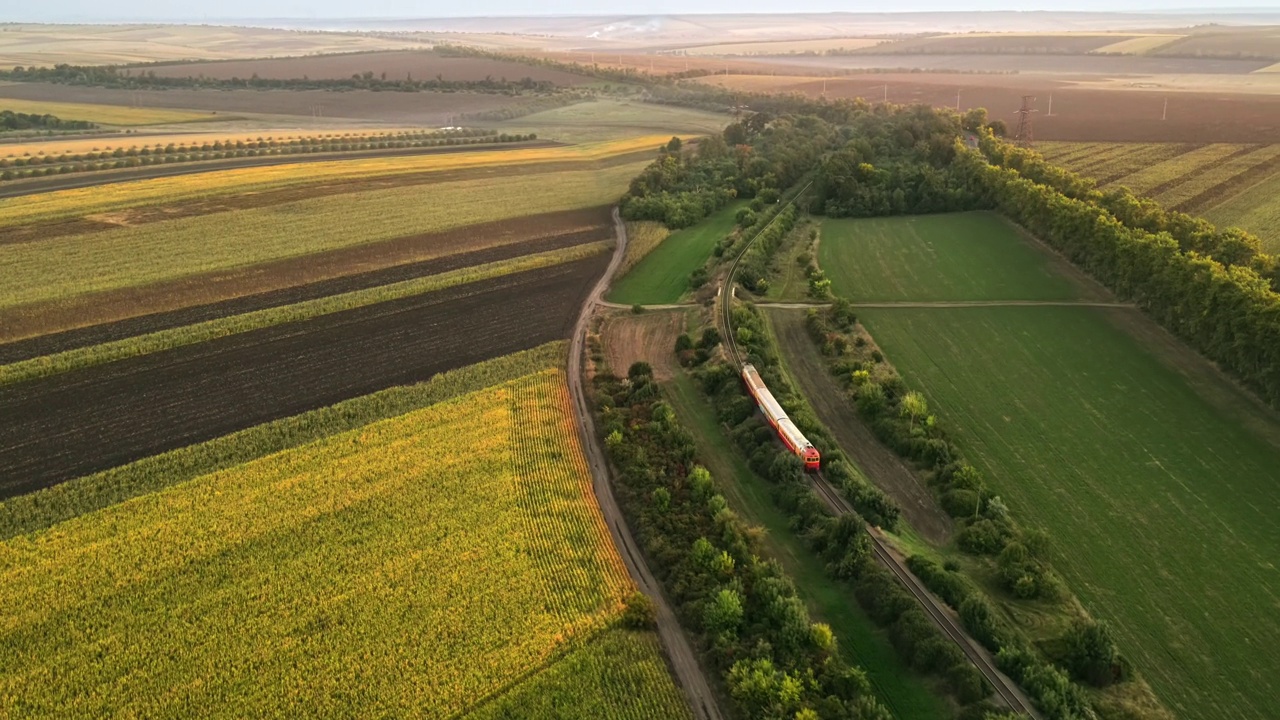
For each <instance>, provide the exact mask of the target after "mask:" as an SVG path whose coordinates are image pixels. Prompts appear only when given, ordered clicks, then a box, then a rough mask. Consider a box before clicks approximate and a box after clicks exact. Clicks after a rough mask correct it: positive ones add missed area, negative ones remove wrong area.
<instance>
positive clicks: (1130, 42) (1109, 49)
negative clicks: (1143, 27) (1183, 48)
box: [1093, 35, 1186, 55]
mask: <svg viewBox="0 0 1280 720" xmlns="http://www.w3.org/2000/svg"><path fill="white" fill-rule="evenodd" d="M1183 37H1186V36H1185V35H1139V36H1137V37H1131V38H1128V39H1125V40H1120V41H1119V42H1113V43H1111V44H1110V45H1103V46H1102V47H1100V48H1098V49H1097V50H1094V51H1093V54H1095V55H1101V54H1115V55H1143V54H1145V53H1148V52H1150V51H1152V50H1155V49H1156V48H1158V47H1162V46H1164V45H1168V44H1169V43H1171V42H1173V41H1174V40H1178V39H1180V38H1183Z"/></svg>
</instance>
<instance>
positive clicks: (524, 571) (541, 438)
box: [0, 371, 630, 717]
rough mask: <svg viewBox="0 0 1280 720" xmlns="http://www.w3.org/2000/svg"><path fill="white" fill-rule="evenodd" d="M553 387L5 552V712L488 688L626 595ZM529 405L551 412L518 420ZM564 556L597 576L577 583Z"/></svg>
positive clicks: (338, 444) (267, 466)
mask: <svg viewBox="0 0 1280 720" xmlns="http://www.w3.org/2000/svg"><path fill="white" fill-rule="evenodd" d="M563 383H564V380H563V375H562V374H561V373H560V372H559V371H551V372H548V373H544V374H543V376H542V377H539V378H537V379H536V380H533V381H526V382H518V383H509V384H507V385H505V386H502V387H498V388H494V389H490V390H487V391H482V392H480V393H476V394H472V395H469V396H465V397H463V398H459V399H457V400H454V401H450V402H446V403H443V404H440V405H436V406H432V407H429V408H426V409H423V410H419V411H416V412H412V413H410V414H407V415H403V416H400V417H397V418H393V419H390V420H385V421H381V422H378V423H375V424H372V425H367V426H364V427H362V428H358V429H355V430H352V431H350V432H346V433H342V434H338V435H334V436H330V437H328V438H326V439H325V440H322V441H320V442H316V443H312V444H310V445H305V446H302V447H298V448H295V449H293V450H288V451H285V452H282V453H277V454H274V455H269V456H265V457H262V458H260V459H258V460H255V461H252V462H249V463H247V464H245V465H240V466H236V467H233V468H229V469H227V470H223V471H221V472H217V473H213V474H211V475H205V476H201V477H197V478H195V479H193V480H191V481H188V482H185V483H182V484H180V485H175V486H172V487H169V488H167V489H163V490H160V491H158V492H154V493H151V494H147V495H142V496H139V497H135V498H133V499H131V500H128V501H126V502H124V503H121V504H118V505H114V506H110V507H107V508H104V509H102V510H100V511H97V512H93V513H89V514H87V515H82V516H79V517H76V518H74V519H71V520H68V521H66V522H64V523H61V524H59V525H57V526H55V527H53V528H50V529H49V530H45V531H40V532H37V533H34V534H31V535H24V536H17V537H12V538H10V539H9V540H7V541H5V542H3V543H0V577H3V578H4V581H3V583H0V607H3V608H4V611H3V614H0V646H2V647H3V652H0V714H5V715H9V716H16V715H21V716H24V717H41V716H44V717H51V716H62V717H66V716H120V715H155V714H159V713H176V714H199V709H200V708H208V707H236V708H237V710H238V711H239V712H244V713H246V714H250V715H254V716H256V717H271V716H277V717H278V716H286V715H288V716H297V715H311V716H315V715H330V716H336V715H346V716H349V715H352V714H362V715H363V714H377V715H400V716H405V715H422V714H425V715H428V716H446V715H454V714H456V713H458V712H460V711H462V710H464V709H466V707H467V706H469V705H471V704H472V703H473V702H474V701H475V700H476V699H479V698H483V697H485V696H487V695H490V694H492V693H494V692H496V691H499V690H501V689H502V686H503V684H504V683H505V681H506V680H507V679H508V678H510V677H515V676H519V675H521V674H523V673H525V672H527V671H528V670H529V669H532V668H536V667H539V666H541V665H543V664H545V663H546V662H547V661H548V660H550V659H552V658H553V657H555V656H556V654H557V653H558V652H559V651H560V650H561V648H563V647H565V646H566V645H567V644H570V643H573V642H575V641H576V638H579V637H583V636H584V634H585V633H587V632H588V631H591V630H593V629H595V628H599V627H603V626H604V625H605V624H607V623H608V622H609V621H610V620H611V618H613V617H616V616H617V613H618V612H619V609H620V606H621V598H622V597H623V595H624V594H625V593H626V592H627V591H628V590H629V589H630V585H629V583H628V582H627V581H626V578H625V574H624V573H620V572H617V571H611V570H610V569H611V568H617V567H619V565H620V563H619V561H618V559H617V556H616V552H615V551H614V550H613V548H612V546H611V544H610V542H609V539H608V535H607V533H606V532H604V530H603V526H602V523H601V521H600V519H599V514H598V510H597V509H596V508H595V506H594V504H593V503H592V502H591V501H590V499H589V497H588V496H587V495H585V494H584V492H583V487H584V485H585V482H586V481H585V479H584V478H583V477H582V475H583V472H584V467H583V465H582V464H581V463H565V462H564V458H566V457H572V456H574V455H575V454H579V455H580V453H581V450H580V448H578V446H577V439H576V438H577V436H576V434H574V433H572V432H570V433H565V432H564V430H565V426H566V422H567V413H568V406H567V403H566V402H564V401H563V398H562V396H561V392H562V391H561V390H560V388H562V387H563ZM538 407H547V408H548V410H547V412H549V413H551V414H552V415H555V414H557V413H558V414H560V415H561V417H560V418H557V419H559V420H560V421H559V422H549V423H541V424H536V425H535V424H532V423H526V424H525V425H523V426H521V427H520V428H519V429H518V430H517V429H515V424H516V423H517V418H518V417H519V415H520V413H521V412H522V411H524V410H525V409H526V408H538ZM517 439H519V440H521V441H524V440H528V441H530V444H529V445H527V446H517V445H516V444H515V442H516V441H517ZM513 458H518V459H519V464H520V465H521V466H523V467H524V468H527V469H537V472H536V475H537V478H538V479H537V482H538V483H541V484H545V485H546V486H547V487H549V488H551V489H552V490H553V491H554V492H555V493H557V494H558V495H560V496H562V497H563V498H565V499H564V500H563V501H562V502H561V504H560V505H559V507H558V508H557V513H556V514H555V517H553V518H549V517H548V516H546V515H545V514H544V513H542V512H541V508H531V507H529V506H528V505H527V504H526V503H525V502H523V501H522V500H521V496H522V493H524V492H525V491H526V487H527V486H528V484H529V482H530V480H529V478H528V477H527V476H526V475H525V474H521V473H518V472H516V471H515V470H514V467H513ZM574 498H576V501H575V500H572V499H574ZM561 556H563V557H561ZM565 563H570V564H572V563H578V564H588V563H594V566H596V567H600V568H601V569H602V571H601V572H599V573H595V574H592V573H589V572H584V573H577V574H575V575H573V576H571V579H568V580H567V579H566V578H565V577H563V576H561V575H559V574H558V573H557V572H556V569H557V568H560V567H562V566H563V565H564V564H565ZM316 568H324V572H316ZM68 628H71V629H73V630H72V631H71V632H68Z"/></svg>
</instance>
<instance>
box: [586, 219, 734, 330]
mask: <svg viewBox="0 0 1280 720" xmlns="http://www.w3.org/2000/svg"><path fill="white" fill-rule="evenodd" d="M742 205H743V204H742V203H731V204H730V205H729V206H728V207H726V208H724V209H722V210H720V211H719V212H717V213H715V214H714V215H711V216H710V217H708V218H706V219H705V220H703V221H702V222H700V223H698V224H697V225H694V226H693V227H688V228H685V229H683V230H679V231H677V232H674V233H672V234H671V235H670V236H669V237H668V238H666V239H665V240H663V241H662V243H661V244H659V245H658V246H657V247H656V248H654V249H653V250H652V251H651V252H650V253H649V254H648V255H645V256H644V258H643V259H641V260H640V261H639V262H638V263H636V265H635V267H633V268H631V270H630V271H629V272H627V273H626V274H625V275H623V276H622V277H620V278H618V280H617V281H616V282H615V283H614V284H613V288H612V289H611V290H610V291H609V296H608V299H609V301H610V302H616V303H623V304H626V305H636V304H639V305H661V304H664V303H673V302H676V301H677V300H679V299H680V296H682V295H684V293H685V292H686V291H687V290H688V289H689V274H690V273H692V272H693V271H694V270H696V269H698V268H700V267H702V265H703V263H705V262H706V261H707V258H709V257H711V252H712V250H714V249H715V246H716V243H717V242H719V241H720V239H721V238H723V237H724V236H726V235H728V234H729V233H730V232H731V231H732V230H733V226H734V219H733V216H734V215H735V214H736V213H737V212H738V209H739V208H741V207H742Z"/></svg>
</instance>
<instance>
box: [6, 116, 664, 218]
mask: <svg viewBox="0 0 1280 720" xmlns="http://www.w3.org/2000/svg"><path fill="white" fill-rule="evenodd" d="M670 139H671V136H669V135H665V136H664V135H645V136H641V137H632V138H626V139H621V140H610V141H607V142H598V143H586V144H582V145H570V146H566V147H549V148H522V149H519V150H487V151H477V152H465V153H452V154H443V155H415V156H407V157H389V158H372V159H363V160H334V161H333V162H317V163H299V164H292V165H274V166H271V167H261V168H239V169H235V170H221V171H217V172H208V173H200V174H197V175H183V176H179V177H171V178H157V179H154V180H141V181H135V182H122V183H115V184H112V185H102V186H98V187H93V188H81V189H76V190H62V191H58V192H49V193H40V194H38V195H28V196H25V197H18V198H10V199H5V200H0V227H12V226H14V225H22V224H26V223H31V222H39V221H44V220H64V219H67V218H72V217H84V216H86V215H93V214H96V213H104V212H114V211H118V210H123V209H127V208H134V207H142V206H146V205H156V204H160V203H176V202H182V201H184V200H192V199H195V198H200V199H207V198H212V197H218V196H226V195H236V194H242V193H250V192H263V191H266V190H274V189H278V188H282V187H287V186H296V185H310V184H319V183H326V182H334V181H340V180H356V179H360V178H370V177H383V176H394V175H403V174H411V173H430V172H438V171H446V170H464V169H470V168H484V167H495V166H500V165H501V166H526V165H536V164H539V163H550V162H556V163H559V162H582V163H587V164H590V163H596V162H599V161H602V160H608V159H609V158H613V157H617V156H619V155H627V154H630V153H637V152H643V151H645V150H649V149H655V150H656V149H657V148H658V147H659V146H660V145H664V144H666V142H667V141H668V140H670Z"/></svg>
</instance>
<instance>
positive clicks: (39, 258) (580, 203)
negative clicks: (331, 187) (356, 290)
mask: <svg viewBox="0 0 1280 720" xmlns="http://www.w3.org/2000/svg"><path fill="white" fill-rule="evenodd" d="M641 167H643V163H630V164H626V165H621V166H618V167H613V168H608V169H604V170H583V171H573V172H558V173H547V174H531V175H516V176H511V177H502V178H494V179H489V180H467V181H460V182H452V183H439V184H436V185H432V186H431V187H430V189H429V190H426V191H424V190H423V188H421V187H417V186H406V187H396V188H391V189H386V190H372V191H365V192H358V193H351V194H347V195H339V196H334V197H318V198H313V199H308V200H301V201H297V202H291V203H285V204H281V205H273V206H268V207H263V208H254V209H248V210H237V211H234V212H227V213H215V214H213V215H202V216H195V217H188V218H181V219H177V220H169V221H163V222H154V223H147V224H143V225H138V226H132V227H130V226H125V227H121V228H118V229H115V230H108V231H103V232H96V233H89V234H86V235H72V236H68V237H60V238H55V239H50V240H44V241H40V242H32V243H23V244H11V245H0V264H2V266H3V268H4V270H3V271H2V272H0V285H2V287H3V290H0V307H10V306H15V305H22V304H27V303H36V302H41V301H49V300H57V299H63V298H67V297H71V296H75V295H83V294H88V293H92V292H99V291H105V290H112V289H117V288H123V287H136V286H140V285H146V284H149V283H155V282H161V281H165V280H172V279H175V278H180V277H185V276H192V275H198V274H202V273H209V272H214V271H219V270H226V269H230V268H238V267H247V266H251V265H256V264H259V263H263V262H268V261H271V260H278V259H282V258H289V257H301V256H305V255H310V254H313V253H317V252H322V251H325V250H333V249H337V248H342V247H350V246H354V245H359V244H365V243H373V242H377V241H379V240H390V239H393V238H397V237H406V236H410V235H418V234H424V233H431V232H438V231H443V230H448V229H451V228H457V227H464V226H467V225H472V224H476V223H482V222H489V221H496V220H504V219H508V218H516V217H521V216H525V215H534V214H537V213H545V212H554V211H558V210H571V209H575V208H587V207H595V206H600V205H604V204H607V203H609V202H612V201H614V200H616V199H617V197H618V196H619V195H620V194H621V193H622V192H623V190H625V189H626V185H627V182H628V181H629V180H630V179H631V178H632V177H633V176H634V175H635V174H636V173H638V172H639V171H640V169H641ZM424 194H425V197H426V198H429V201H426V202H424ZM499 199H502V200H501V201H499Z"/></svg>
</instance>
